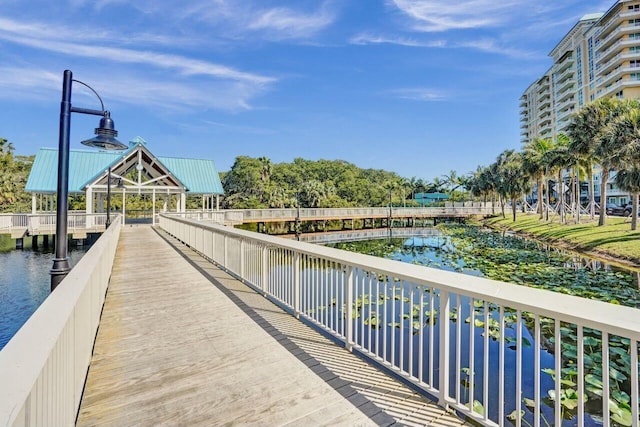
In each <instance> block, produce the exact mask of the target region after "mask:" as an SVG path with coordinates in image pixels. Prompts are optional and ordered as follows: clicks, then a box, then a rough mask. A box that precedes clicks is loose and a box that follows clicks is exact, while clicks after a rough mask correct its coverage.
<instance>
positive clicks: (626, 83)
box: [599, 78, 640, 96]
mask: <svg viewBox="0 0 640 427" xmlns="http://www.w3.org/2000/svg"><path fill="white" fill-rule="evenodd" d="M628 87H640V80H636V79H630V78H626V79H620V80H619V81H617V82H615V83H613V84H611V85H610V86H606V87H603V88H602V89H601V90H602V92H600V93H599V96H609V95H612V94H614V93H616V92H618V91H620V90H622V89H624V88H628Z"/></svg>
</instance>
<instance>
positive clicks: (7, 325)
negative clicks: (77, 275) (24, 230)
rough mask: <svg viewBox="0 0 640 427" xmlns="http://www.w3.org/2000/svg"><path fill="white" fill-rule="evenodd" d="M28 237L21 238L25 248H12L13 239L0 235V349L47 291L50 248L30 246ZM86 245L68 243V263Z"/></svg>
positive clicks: (49, 285)
mask: <svg viewBox="0 0 640 427" xmlns="http://www.w3.org/2000/svg"><path fill="white" fill-rule="evenodd" d="M30 240H31V239H24V241H25V247H24V249H15V240H12V239H10V238H9V236H0V350H2V348H3V347H4V346H5V345H6V344H7V342H9V340H10V339H11V337H13V335H15V333H16V332H17V331H18V330H19V329H20V327H22V325H23V324H24V323H25V322H26V321H27V319H29V317H30V316H31V315H32V314H33V312H35V311H36V309H37V308H38V307H39V306H40V304H42V302H43V301H44V300H45V298H46V297H47V296H48V295H49V292H50V287H51V278H50V276H49V269H50V268H51V265H52V259H53V252H54V251H53V248H52V247H49V248H41V247H39V248H38V249H33V248H31V245H30ZM88 249H89V248H88V246H82V247H77V246H75V245H73V244H70V245H69V258H70V260H71V265H75V264H77V263H78V261H79V260H80V258H82V256H83V255H84V254H85V253H86V251H87V250H88Z"/></svg>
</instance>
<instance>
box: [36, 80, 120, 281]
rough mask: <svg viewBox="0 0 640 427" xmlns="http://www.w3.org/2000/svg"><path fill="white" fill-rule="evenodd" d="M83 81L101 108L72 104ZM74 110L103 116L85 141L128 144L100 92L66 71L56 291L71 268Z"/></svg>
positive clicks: (115, 146)
mask: <svg viewBox="0 0 640 427" xmlns="http://www.w3.org/2000/svg"><path fill="white" fill-rule="evenodd" d="M73 82H76V83H79V84H81V85H83V86H85V87H87V88H89V89H90V90H91V91H92V92H93V93H94V94H95V95H96V96H97V97H98V99H99V100H100V106H101V107H102V109H101V110H91V109H87V108H77V107H72V106H71V85H72V83H73ZM71 113H81V114H91V115H94V116H101V117H102V118H101V119H100V125H99V126H98V127H97V128H96V129H95V134H96V136H95V137H94V138H91V139H87V140H85V141H82V144H84V145H88V146H91V147H98V148H102V149H106V150H114V149H116V150H122V149H126V148H127V146H126V145H124V144H122V143H121V142H120V141H118V140H117V139H116V138H115V137H116V136H118V131H116V130H115V128H114V124H113V120H111V115H110V113H109V111H106V110H105V109H104V103H103V102H102V98H100V95H98V93H97V92H96V91H95V90H93V88H92V87H91V86H89V85H87V84H86V83H83V82H81V81H79V80H74V79H73V73H71V71H69V70H65V71H64V75H63V81H62V101H61V103H60V135H59V140H58V186H57V206H56V247H55V257H54V258H53V266H52V267H51V270H49V274H51V291H53V290H54V289H55V288H56V287H57V286H58V285H59V284H60V282H62V280H63V279H64V278H65V277H66V276H67V274H68V273H69V271H71V264H70V263H69V256H68V252H67V250H68V248H67V215H68V209H69V134H70V130H71Z"/></svg>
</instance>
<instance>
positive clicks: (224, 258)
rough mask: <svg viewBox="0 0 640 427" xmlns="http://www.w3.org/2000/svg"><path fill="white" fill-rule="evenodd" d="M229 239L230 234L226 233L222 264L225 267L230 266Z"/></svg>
mask: <svg viewBox="0 0 640 427" xmlns="http://www.w3.org/2000/svg"><path fill="white" fill-rule="evenodd" d="M227 240H228V236H227V235H226V234H225V235H224V251H223V252H222V266H223V267H224V268H228V263H227V246H228V245H227Z"/></svg>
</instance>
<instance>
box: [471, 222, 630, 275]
mask: <svg viewBox="0 0 640 427" xmlns="http://www.w3.org/2000/svg"><path fill="white" fill-rule="evenodd" d="M483 222H484V224H485V225H487V226H489V227H492V228H497V229H501V230H505V229H506V230H513V231H516V232H518V233H523V234H528V235H531V236H533V237H535V238H537V239H539V240H542V241H545V242H549V243H554V244H560V245H562V246H566V247H568V248H570V249H574V250H577V251H579V252H586V253H588V254H590V255H594V256H597V257H604V258H607V259H608V260H613V261H616V260H618V261H620V262H621V263H625V264H629V263H631V264H635V266H636V267H638V268H640V230H635V231H631V219H630V218H619V217H607V221H606V225H604V226H602V227H598V218H597V217H596V219H595V220H594V221H592V220H591V219H590V218H589V217H586V218H583V219H582V221H581V223H580V224H571V223H570V224H561V223H560V222H559V220H558V219H557V218H556V219H555V220H552V221H544V220H540V219H539V215H538V214H523V213H518V215H517V217H516V221H515V222H514V221H513V219H512V217H511V215H507V218H502V217H501V216H498V217H493V218H489V219H486V220H485V221H483Z"/></svg>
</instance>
